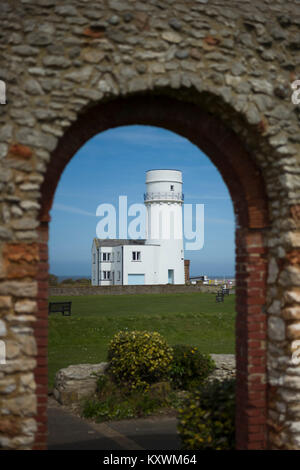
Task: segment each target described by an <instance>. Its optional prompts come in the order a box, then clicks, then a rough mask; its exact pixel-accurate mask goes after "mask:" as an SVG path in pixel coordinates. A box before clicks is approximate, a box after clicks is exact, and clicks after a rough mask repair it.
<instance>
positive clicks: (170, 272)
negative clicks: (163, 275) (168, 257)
mask: <svg viewBox="0 0 300 470" xmlns="http://www.w3.org/2000/svg"><path fill="white" fill-rule="evenodd" d="M168 284H174V269H168Z"/></svg>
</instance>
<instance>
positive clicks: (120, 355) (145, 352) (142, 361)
mask: <svg viewBox="0 0 300 470" xmlns="http://www.w3.org/2000/svg"><path fill="white" fill-rule="evenodd" d="M172 358H173V350H172V348H171V347H170V346H169V345H168V344H167V342H166V341H165V340H164V338H162V336H161V335H160V334H159V333H157V332H149V331H136V330H134V331H128V330H123V331H119V332H118V333H117V334H116V335H115V336H114V337H113V338H112V340H111V341H110V342H109V345H108V361H109V363H110V366H109V370H110V373H111V375H112V376H113V378H114V379H115V380H116V381H117V382H119V383H121V382H122V383H124V382H125V383H127V384H128V387H129V388H131V389H143V390H145V389H148V388H149V384H151V383H154V382H158V381H160V380H163V379H164V378H166V377H167V376H168V372H169V368H170V364H171V361H172Z"/></svg>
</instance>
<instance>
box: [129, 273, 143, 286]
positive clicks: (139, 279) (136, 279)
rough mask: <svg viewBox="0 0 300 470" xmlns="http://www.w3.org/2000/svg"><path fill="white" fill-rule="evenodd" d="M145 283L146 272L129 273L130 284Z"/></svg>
mask: <svg viewBox="0 0 300 470" xmlns="http://www.w3.org/2000/svg"><path fill="white" fill-rule="evenodd" d="M137 284H145V274H128V285H137Z"/></svg>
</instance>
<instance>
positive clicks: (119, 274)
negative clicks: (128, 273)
mask: <svg viewBox="0 0 300 470" xmlns="http://www.w3.org/2000/svg"><path fill="white" fill-rule="evenodd" d="M117 280H118V281H120V280H121V271H118V279H117Z"/></svg>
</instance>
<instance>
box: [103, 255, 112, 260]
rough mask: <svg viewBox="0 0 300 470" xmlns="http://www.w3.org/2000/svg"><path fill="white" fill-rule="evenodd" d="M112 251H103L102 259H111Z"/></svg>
mask: <svg viewBox="0 0 300 470" xmlns="http://www.w3.org/2000/svg"><path fill="white" fill-rule="evenodd" d="M110 260H111V253H102V261H110Z"/></svg>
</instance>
